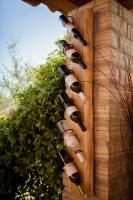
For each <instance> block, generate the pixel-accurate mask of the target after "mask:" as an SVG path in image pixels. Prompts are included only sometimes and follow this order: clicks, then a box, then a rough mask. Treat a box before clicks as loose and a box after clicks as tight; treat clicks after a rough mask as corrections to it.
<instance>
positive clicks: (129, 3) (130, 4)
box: [117, 0, 133, 9]
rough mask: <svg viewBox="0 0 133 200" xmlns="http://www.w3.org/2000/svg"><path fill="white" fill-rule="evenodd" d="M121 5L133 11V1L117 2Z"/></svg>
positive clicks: (123, 0) (121, 0)
mask: <svg viewBox="0 0 133 200" xmlns="http://www.w3.org/2000/svg"><path fill="white" fill-rule="evenodd" d="M117 1H118V2H119V3H121V4H122V5H123V6H124V7H126V8H128V9H133V1H132V0H117Z"/></svg>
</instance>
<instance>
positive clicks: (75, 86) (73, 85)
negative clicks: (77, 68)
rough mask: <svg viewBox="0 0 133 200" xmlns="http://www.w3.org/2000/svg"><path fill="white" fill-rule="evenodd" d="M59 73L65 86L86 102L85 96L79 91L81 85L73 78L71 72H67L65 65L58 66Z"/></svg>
mask: <svg viewBox="0 0 133 200" xmlns="http://www.w3.org/2000/svg"><path fill="white" fill-rule="evenodd" d="M59 72H60V73H61V76H62V77H63V78H64V80H65V83H66V85H67V86H68V87H69V88H70V89H71V90H72V91H73V92H76V93H78V94H79V96H80V98H81V99H82V100H86V96H85V95H84V93H83V92H82V91H81V85H80V83H79V81H78V80H77V79H76V77H75V76H74V73H73V71H71V70H69V69H68V68H67V66H66V65H60V66H59Z"/></svg>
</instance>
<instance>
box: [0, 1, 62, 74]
mask: <svg viewBox="0 0 133 200" xmlns="http://www.w3.org/2000/svg"><path fill="white" fill-rule="evenodd" d="M60 14H61V13H59V12H54V13H52V12H51V11H50V10H49V9H48V8H47V6H45V5H44V4H40V5H39V6H37V7H32V6H30V5H29V4H26V3H24V2H23V1H21V0H0V71H1V70H2V68H3V67H4V66H6V67H10V66H11V60H10V57H9V53H8V48H7V47H8V43H9V42H11V41H16V40H18V41H19V42H18V48H19V50H20V57H22V58H23V61H24V62H27V61H29V62H30V63H31V64H33V65H39V64H41V63H42V62H43V61H44V60H45V59H46V57H47V55H48V53H50V52H51V51H53V50H54V49H55V48H56V46H55V44H54V42H55V41H56V40H57V39H59V38H63V35H64V34H65V30H64V28H63V27H62V25H61V23H60V21H59V19H58V18H59V16H60Z"/></svg>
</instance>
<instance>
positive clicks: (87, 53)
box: [63, 5, 94, 200]
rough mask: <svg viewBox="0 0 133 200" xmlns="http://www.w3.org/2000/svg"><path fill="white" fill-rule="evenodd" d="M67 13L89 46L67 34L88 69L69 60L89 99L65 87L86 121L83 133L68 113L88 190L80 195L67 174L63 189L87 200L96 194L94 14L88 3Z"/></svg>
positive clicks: (66, 198) (69, 197)
mask: <svg viewBox="0 0 133 200" xmlns="http://www.w3.org/2000/svg"><path fill="white" fill-rule="evenodd" d="M68 16H72V17H73V18H74V25H75V26H76V27H77V29H78V30H79V31H80V32H81V33H82V35H83V37H84V39H85V40H86V41H87V43H88V45H87V46H83V45H82V44H81V43H80V42H79V41H78V40H76V39H74V38H73V37H72V36H71V34H69V33H68V42H69V43H72V44H73V45H74V47H75V49H76V50H77V51H78V52H79V53H80V55H81V57H82V59H83V61H84V62H85V64H87V68H86V69H82V68H81V67H80V66H79V65H78V64H75V63H73V62H70V61H69V60H68V61H67V66H68V68H69V69H71V70H73V72H74V74H75V76H76V77H77V79H78V80H79V82H80V83H81V86H82V90H83V92H84V94H85V95H86V97H87V100H86V101H82V100H81V99H80V97H79V95H77V94H76V93H74V92H72V91H71V90H70V89H69V88H66V93H67V94H68V96H69V97H70V98H72V99H73V100H74V103H75V105H76V106H77V108H78V109H79V111H80V113H81V117H82V121H83V123H84V124H85V127H86V128H87V130H86V131H85V132H82V131H81V130H80V128H79V127H78V126H77V125H76V124H75V123H74V122H72V121H71V120H70V119H69V118H68V117H67V115H66V114H65V118H66V119H67V121H68V124H69V127H70V128H72V129H74V131H75V133H76V135H77V137H78V140H79V142H80V145H81V149H82V150H83V153H84V156H85V162H83V163H82V162H80V161H79V160H78V159H77V158H76V156H75V155H73V154H72V155H71V156H72V157H73V158H74V162H75V164H76V166H77V168H78V170H79V172H80V175H81V181H82V184H81V186H82V188H83V190H84V191H85V194H84V195H81V194H80V193H79V191H78V189H77V187H76V186H75V185H74V184H73V183H72V182H70V181H69V179H68V178H67V177H66V176H65V175H64V178H63V180H64V185H65V188H64V192H63V200H84V199H88V200H90V199H92V198H91V197H92V196H93V157H94V156H93V105H92V98H93V97H92V94H93V91H92V88H93V84H92V83H93V14H92V11H91V9H90V8H88V7H87V5H86V6H83V7H80V8H77V9H75V10H73V11H71V12H70V13H68Z"/></svg>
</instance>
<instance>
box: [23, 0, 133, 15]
mask: <svg viewBox="0 0 133 200" xmlns="http://www.w3.org/2000/svg"><path fill="white" fill-rule="evenodd" d="M22 1H24V2H26V3H29V4H30V5H32V6H37V5H39V4H40V3H43V4H45V5H47V6H48V8H49V9H50V10H51V11H52V12H55V11H60V12H62V13H67V12H69V11H71V10H73V9H75V8H77V7H79V6H82V5H84V4H85V3H88V2H90V1H91V0H22ZM117 1H118V2H119V3H121V4H122V5H123V6H124V7H126V8H127V9H133V0H117Z"/></svg>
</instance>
